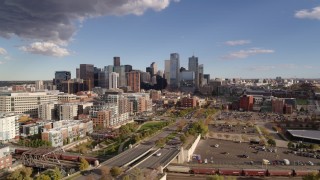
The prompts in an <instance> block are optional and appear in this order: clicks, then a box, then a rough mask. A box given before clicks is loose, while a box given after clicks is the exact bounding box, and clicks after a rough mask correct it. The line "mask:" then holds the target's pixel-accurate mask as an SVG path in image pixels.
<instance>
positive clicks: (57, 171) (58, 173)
mask: <svg viewBox="0 0 320 180" xmlns="http://www.w3.org/2000/svg"><path fill="white" fill-rule="evenodd" d="M52 172H53V173H52V176H50V177H51V178H53V180H59V179H62V174H61V171H60V169H59V168H58V167H55V168H54V170H53V171H52Z"/></svg>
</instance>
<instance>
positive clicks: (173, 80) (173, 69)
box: [170, 53, 180, 88]
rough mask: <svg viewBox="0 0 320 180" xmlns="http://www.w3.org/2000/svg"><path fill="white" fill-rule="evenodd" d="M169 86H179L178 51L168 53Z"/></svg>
mask: <svg viewBox="0 0 320 180" xmlns="http://www.w3.org/2000/svg"><path fill="white" fill-rule="evenodd" d="M170 87H171V88H179V87H180V57H179V54H178V53H172V54H170Z"/></svg>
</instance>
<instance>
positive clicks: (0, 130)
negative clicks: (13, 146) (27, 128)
mask: <svg viewBox="0 0 320 180" xmlns="http://www.w3.org/2000/svg"><path fill="white" fill-rule="evenodd" d="M19 117H20V116H19V115H17V114H15V113H0V141H9V140H12V139H14V138H16V137H18V136H19V122H18V119H19Z"/></svg>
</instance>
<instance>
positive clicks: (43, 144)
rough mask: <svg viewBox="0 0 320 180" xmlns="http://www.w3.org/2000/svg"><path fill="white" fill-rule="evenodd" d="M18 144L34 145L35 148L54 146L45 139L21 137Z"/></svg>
mask: <svg viewBox="0 0 320 180" xmlns="http://www.w3.org/2000/svg"><path fill="white" fill-rule="evenodd" d="M18 144H19V145H21V146H26V147H34V148H38V147H51V146H52V144H51V142H48V141H44V140H41V139H34V140H29V139H21V140H19V142H18Z"/></svg>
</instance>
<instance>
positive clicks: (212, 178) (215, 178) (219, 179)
mask: <svg viewBox="0 0 320 180" xmlns="http://www.w3.org/2000/svg"><path fill="white" fill-rule="evenodd" d="M206 179H207V180H224V177H223V176H219V175H217V174H216V175H214V176H208V177H207V178H206Z"/></svg>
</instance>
